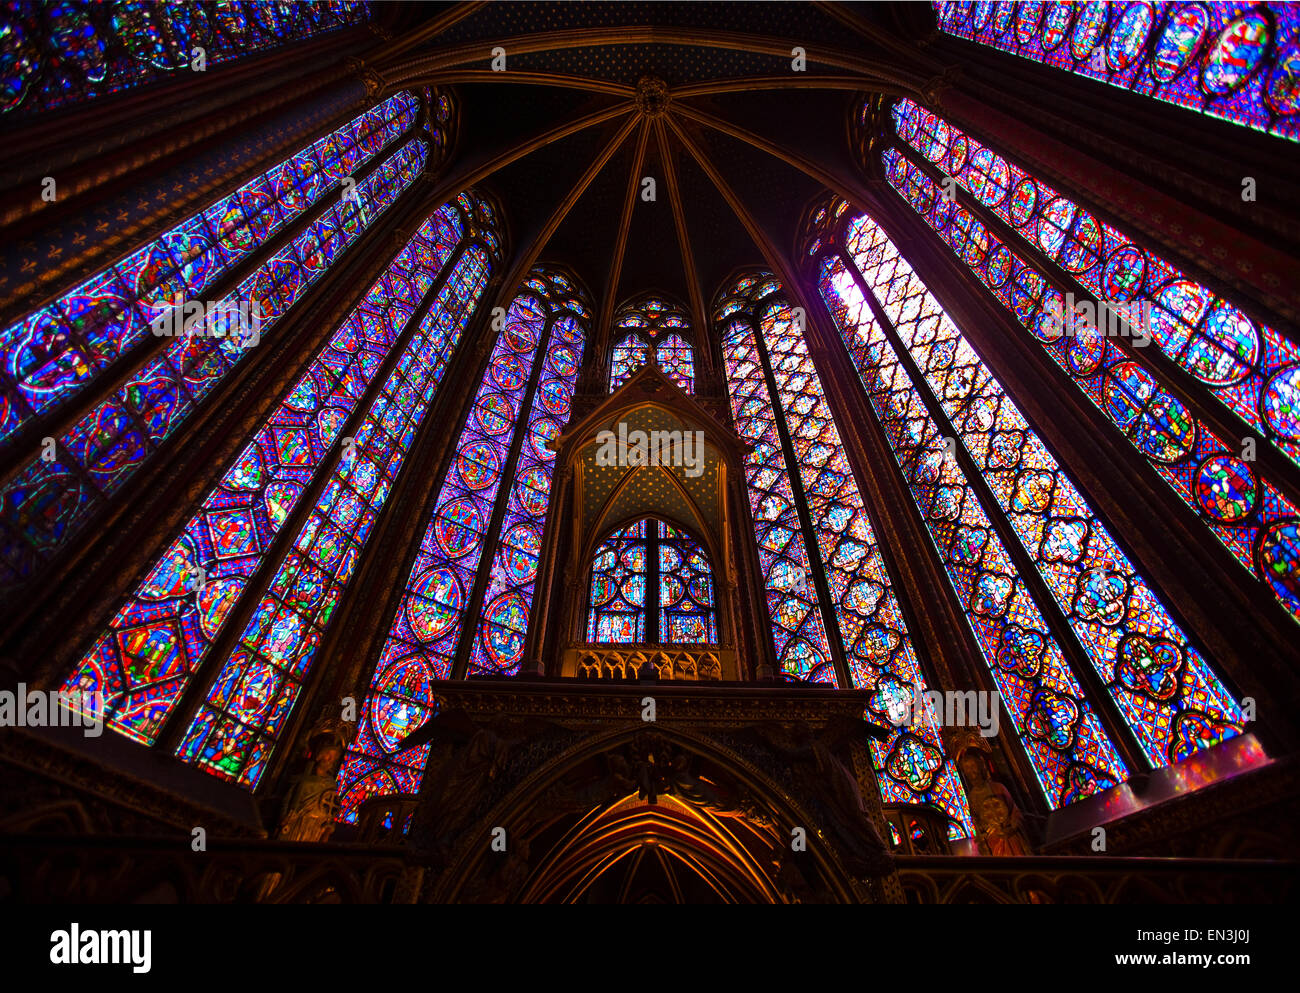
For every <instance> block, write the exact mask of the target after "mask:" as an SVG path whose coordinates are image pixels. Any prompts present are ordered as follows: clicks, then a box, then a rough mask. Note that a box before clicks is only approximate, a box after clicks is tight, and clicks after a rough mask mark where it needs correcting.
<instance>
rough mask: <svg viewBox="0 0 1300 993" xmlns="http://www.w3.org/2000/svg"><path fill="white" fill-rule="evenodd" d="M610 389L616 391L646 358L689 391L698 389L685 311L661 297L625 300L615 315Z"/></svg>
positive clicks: (689, 328)
mask: <svg viewBox="0 0 1300 993" xmlns="http://www.w3.org/2000/svg"><path fill="white" fill-rule="evenodd" d="M614 337H615V341H614V348H613V350H612V351H611V353H610V356H611V361H610V370H609V391H610V392H611V393H613V392H614V391H615V390H616V389H618V388H619V387H620V386H622V385H623V383H625V382H626V381H627V380H628V378H629V377H630V376H631V375H632V374H633V373H634V372H636V371H637V370H638V369H640V368H641V367H642V366H643V365H645V364H646V363H647V362H650V361H653V362H654V363H655V364H656V365H658V366H659V368H660V369H661V370H662V371H663V373H664V375H666V376H667V377H668V378H669V379H671V380H672V381H673V382H675V383H676V384H677V385H678V386H680V387H681V388H682V389H683V390H685V391H686V392H687V393H692V392H694V389H695V356H694V353H693V351H692V349H691V344H690V341H689V340H688V339H690V337H691V324H690V321H689V319H688V318H687V317H686V312H685V311H684V310H682V309H681V308H680V307H677V306H675V305H673V304H670V303H668V302H667V301H666V300H664V299H663V298H661V297H656V296H647V297H645V298H643V299H639V300H634V301H632V302H631V303H626V304H624V305H623V306H622V307H620V308H619V309H618V312H617V313H616V314H615V315H614Z"/></svg>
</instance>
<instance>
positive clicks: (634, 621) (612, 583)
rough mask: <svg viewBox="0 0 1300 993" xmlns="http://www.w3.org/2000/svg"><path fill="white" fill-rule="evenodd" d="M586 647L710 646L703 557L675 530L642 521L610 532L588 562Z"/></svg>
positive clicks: (712, 633) (708, 581)
mask: <svg viewBox="0 0 1300 993" xmlns="http://www.w3.org/2000/svg"><path fill="white" fill-rule="evenodd" d="M587 640H588V641H590V642H592V643H593V644H619V645H635V644H650V645H681V644H688V645H693V644H714V643H716V642H717V640H718V625H717V617H716V615H715V612H714V607H713V569H712V567H711V566H710V564H709V553H708V551H707V550H706V549H705V548H704V546H703V545H701V544H700V543H699V542H698V541H696V540H695V539H694V538H693V537H691V535H690V534H689V533H687V532H686V531H684V530H682V529H681V528H675V527H673V526H672V525H671V524H669V523H667V522H666V521H659V520H655V519H654V518H643V519H642V520H639V521H636V522H635V523H632V524H628V525H626V526H624V527H622V528H619V529H618V530H616V531H614V532H613V533H611V534H610V535H609V537H607V538H606V539H605V540H604V541H603V542H601V543H600V545H599V546H598V547H597V548H596V554H595V556H594V557H593V558H592V562H591V584H590V599H589V602H588V613H587Z"/></svg>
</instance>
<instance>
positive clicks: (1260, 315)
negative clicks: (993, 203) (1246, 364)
mask: <svg viewBox="0 0 1300 993" xmlns="http://www.w3.org/2000/svg"><path fill="white" fill-rule="evenodd" d="M1103 85H1105V84H1103ZM999 102H1000V103H1001V104H1002V105H1003V107H1005V106H1007V104H1008V102H1009V103H1011V104H1013V105H1014V107H1015V113H1016V116H1012V115H1011V114H1010V113H1009V112H1008V111H1007V110H1005V109H1002V108H1000V107H996V106H993V105H992V104H990V103H988V102H986V101H984V100H981V99H979V98H977V97H976V96H974V95H972V94H970V93H966V92H963V91H961V90H960V89H951V90H945V91H943V93H942V96H941V97H940V98H939V99H938V100H936V101H935V102H934V104H933V107H932V109H934V110H935V111H936V112H937V113H939V114H940V116H942V117H944V118H946V119H948V120H950V121H951V122H952V123H953V124H955V125H957V126H958V127H959V128H961V129H962V130H963V131H965V132H966V133H968V134H969V135H971V137H973V138H975V139H976V140H978V141H979V142H980V143H981V144H983V145H985V146H987V147H988V148H989V149H990V150H992V151H994V152H996V153H998V154H999V155H1002V156H1003V157H1005V158H1006V159H1007V160H1008V161H1011V162H1015V163H1017V164H1018V165H1020V166H1021V167H1022V168H1023V169H1025V171H1026V172H1028V173H1029V174H1030V175H1032V176H1034V177H1036V178H1038V179H1041V180H1042V181H1043V182H1046V183H1047V184H1049V185H1050V186H1052V187H1053V188H1054V189H1055V190H1056V191H1057V192H1058V193H1061V194H1063V195H1064V196H1066V197H1069V198H1070V199H1071V200H1073V201H1074V202H1075V203H1077V204H1078V205H1079V206H1080V207H1081V208H1082V209H1084V210H1086V211H1088V212H1089V213H1091V214H1093V215H1094V216H1096V217H1097V218H1098V219H1099V220H1103V221H1106V222H1108V223H1110V224H1111V225H1113V226H1114V227H1115V228H1117V229H1118V230H1120V231H1122V232H1124V233H1125V234H1126V235H1128V236H1129V237H1130V238H1132V239H1133V241H1134V243H1135V244H1137V245H1138V247H1140V248H1144V249H1146V250H1147V251H1151V252H1154V253H1156V254H1157V255H1160V256H1162V257H1164V258H1166V259H1168V260H1169V261H1171V262H1172V263H1174V264H1175V265H1176V266H1178V268H1180V269H1181V270H1182V271H1183V272H1184V273H1185V274H1186V275H1187V276H1189V277H1190V278H1192V279H1195V280H1196V281H1198V282H1200V283H1202V284H1204V285H1205V286H1207V287H1209V288H1210V289H1211V290H1213V291H1214V292H1216V293H1219V294H1220V295H1222V296H1223V297H1224V298H1225V299H1226V300H1228V301H1229V302H1230V303H1233V304H1235V305H1236V306H1238V307H1240V308H1241V309H1242V311H1243V312H1245V313H1246V314H1247V315H1248V316H1249V317H1251V318H1252V319H1253V320H1255V321H1256V323H1261V324H1269V325H1271V326H1273V327H1275V328H1277V329H1278V330H1279V331H1280V332H1282V333H1283V334H1285V335H1286V336H1287V337H1288V338H1290V339H1291V340H1292V341H1297V342H1300V267H1297V264H1296V262H1295V259H1294V257H1292V256H1291V255H1289V254H1288V253H1287V252H1286V251H1284V250H1283V249H1281V248H1279V247H1277V245H1276V242H1277V241H1278V240H1279V238H1278V237H1277V236H1275V235H1270V236H1268V238H1267V240H1265V239H1264V238H1256V237H1253V236H1251V235H1250V234H1248V233H1246V232H1243V231H1242V230H1241V221H1240V220H1239V219H1237V218H1233V220H1232V223H1231V224H1229V223H1225V222H1224V221H1220V220H1219V219H1217V218H1215V217H1212V216H1209V215H1208V214H1206V213H1204V212H1203V211H1202V210H1201V209H1200V208H1199V206H1197V205H1194V204H1192V203H1188V202H1186V201H1185V200H1182V199H1178V198H1176V197H1174V196H1172V195H1170V194H1168V193H1165V192H1163V191H1162V190H1159V189H1156V188H1155V187H1154V186H1152V185H1150V182H1149V180H1147V179H1146V178H1145V177H1143V176H1141V175H1133V174H1131V173H1130V172H1126V171H1125V170H1124V169H1123V168H1121V165H1120V164H1118V163H1116V164H1112V162H1111V161H1110V160H1105V161H1103V160H1101V159H1098V158H1094V157H1092V156H1091V155H1089V154H1088V150H1086V149H1085V150H1080V148H1079V147H1078V145H1077V135H1076V136H1075V137H1074V141H1073V143H1071V142H1070V137H1069V135H1068V133H1067V134H1065V135H1061V136H1059V137H1058V136H1055V135H1051V134H1048V133H1045V132H1043V131H1038V130H1033V129H1030V128H1027V127H1025V118H1024V116H1022V115H1021V110H1022V109H1023V108H1022V102H1021V101H1020V100H1019V99H1018V98H1017V97H1015V96H1014V95H1011V94H1006V93H1000V94H999ZM1169 110H1170V112H1171V113H1172V112H1174V111H1175V110H1176V108H1173V107H1170V108H1169ZM1238 130H1244V129H1238ZM1147 140H1149V139H1147ZM1279 140H1281V139H1279ZM1241 161H1243V163H1244V162H1246V161H1248V160H1241ZM1248 168H1250V167H1249V166H1248V165H1245V164H1243V165H1242V166H1241V172H1242V173H1243V174H1247V175H1248V174H1249V173H1248V172H1247V169H1248ZM1234 190H1235V192H1236V195H1237V196H1238V197H1240V195H1241V192H1242V187H1241V185H1240V179H1238V180H1237V183H1236V185H1235V186H1234ZM1264 193H1265V196H1267V195H1268V193H1269V190H1268V188H1267V187H1266V188H1265V190H1264ZM1261 210H1274V211H1276V207H1269V206H1267V200H1266V201H1265V206H1264V207H1263V208H1261ZM1278 212H1279V213H1281V214H1282V216H1283V217H1287V218H1290V223H1292V224H1294V216H1295V215H1294V211H1293V210H1289V209H1286V208H1285V207H1284V208H1283V209H1282V210H1281V211H1278ZM1220 253H1221V254H1220Z"/></svg>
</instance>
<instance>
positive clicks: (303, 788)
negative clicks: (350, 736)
mask: <svg viewBox="0 0 1300 993" xmlns="http://www.w3.org/2000/svg"><path fill="white" fill-rule="evenodd" d="M342 761H343V743H342V742H341V741H339V740H338V739H337V738H336V737H335V736H334V735H332V734H324V735H318V736H316V737H315V738H314V739H313V740H312V744H311V746H310V751H309V756H308V766H307V769H306V771H305V772H303V773H302V774H301V775H299V776H298V777H297V778H296V779H295V780H294V781H293V786H292V787H291V788H290V790H289V795H288V796H286V797H285V800H284V806H283V807H282V808H281V811H280V827H279V829H278V830H277V831H276V834H275V836H276V837H277V838H279V839H280V840H281V841H327V840H328V839H329V836H330V835H331V834H333V833H334V818H335V816H336V815H337V814H338V809H339V795H338V790H337V788H336V787H337V777H338V771H339V765H340V764H341V763H342Z"/></svg>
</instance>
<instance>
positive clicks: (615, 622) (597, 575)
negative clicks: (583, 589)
mask: <svg viewBox="0 0 1300 993" xmlns="http://www.w3.org/2000/svg"><path fill="white" fill-rule="evenodd" d="M653 523H656V522H653V521H646V520H640V521H637V522H636V523H635V524H629V525H628V526H627V527H624V528H620V529H619V530H617V531H615V532H613V533H612V534H611V535H610V536H609V537H608V538H606V539H605V540H604V541H603V542H601V544H600V547H598V548H597V549H596V554H595V556H594V557H593V559H592V562H591V608H590V611H589V612H588V618H587V640H588V641H591V642H595V643H597V644H609V645H635V644H642V643H644V642H645V641H646V574H647V572H648V571H649V562H648V561H647V557H646V525H647V524H653Z"/></svg>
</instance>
